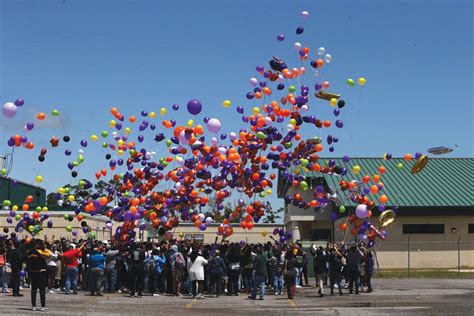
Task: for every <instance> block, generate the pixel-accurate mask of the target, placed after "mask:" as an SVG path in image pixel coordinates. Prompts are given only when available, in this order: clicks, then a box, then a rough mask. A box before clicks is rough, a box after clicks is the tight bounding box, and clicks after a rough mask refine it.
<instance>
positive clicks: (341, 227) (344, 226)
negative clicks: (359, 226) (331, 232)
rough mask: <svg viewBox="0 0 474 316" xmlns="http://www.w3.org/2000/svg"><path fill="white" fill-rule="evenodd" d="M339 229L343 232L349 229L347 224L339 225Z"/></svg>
mask: <svg viewBox="0 0 474 316" xmlns="http://www.w3.org/2000/svg"><path fill="white" fill-rule="evenodd" d="M339 228H340V229H341V230H346V229H347V224H346V223H341V224H339Z"/></svg>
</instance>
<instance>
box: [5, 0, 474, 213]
mask: <svg viewBox="0 0 474 316" xmlns="http://www.w3.org/2000/svg"><path fill="white" fill-rule="evenodd" d="M472 9H473V8H472V1H469V0H443V1H440V0H437V1H436V0H435V1H428V0H424V1H416V0H413V1H411V0H410V1H408V0H405V1H398V0H393V1H368V0H365V1H361V0H351V1H341V0H331V1H321V0H312V1H275V0H271V1H270V0H268V1H267V0H265V1H255V0H253V1H248V0H241V1H222V0H219V1H218V0H213V1H209V0H207V1H206V0H204V1H121V0H113V1H112V0H109V1H105V0H104V1H97V0H66V1H62V0H43V1H34V0H22V1H15V0H0V102H1V103H2V104H3V103H5V102H8V101H14V100H15V99H16V98H19V97H21V98H23V99H25V105H24V106H23V107H21V108H19V112H18V114H17V116H16V117H15V118H13V119H7V118H5V117H3V116H2V115H1V114H0V141H1V143H0V153H1V154H4V153H7V152H10V148H9V147H8V146H7V145H6V142H7V140H8V138H9V137H10V136H12V135H14V134H16V133H21V134H25V132H24V131H23V129H22V127H23V126H24V125H25V124H26V122H29V121H34V122H35V123H37V124H36V127H35V129H34V130H33V131H32V132H31V133H29V134H28V135H27V136H28V137H29V138H30V139H31V140H32V141H33V142H34V143H35V146H36V147H35V149H34V150H32V151H27V150H25V149H19V150H16V151H15V153H14V166H13V170H12V173H11V174H10V176H12V177H14V178H17V179H20V180H23V181H25V182H29V183H34V181H35V177H36V176H37V175H41V176H43V178H44V182H43V183H42V184H41V185H42V186H44V187H46V189H47V190H48V191H51V190H55V189H56V188H58V187H60V186H62V185H64V184H66V183H70V182H71V181H72V179H71V177H70V172H69V170H68V169H67V167H66V165H67V162H68V161H70V160H71V159H70V158H68V157H66V156H65V155H64V154H63V152H64V150H65V149H66V148H70V149H71V150H73V151H77V150H78V149H80V146H79V142H80V140H81V139H87V140H89V136H90V135H91V134H98V135H99V134H100V132H101V131H102V130H110V129H109V127H108V122H109V120H111V119H113V117H112V116H111V115H110V113H109V110H110V108H111V107H112V106H115V107H118V108H119V109H120V111H121V112H122V113H123V114H124V115H125V116H130V115H136V116H139V115H140V111H142V110H146V111H149V112H150V111H155V112H157V113H158V112H159V110H160V108H162V107H165V108H167V110H168V113H167V115H166V116H165V117H160V116H159V115H158V117H157V118H156V119H155V121H156V122H155V123H156V124H157V126H158V128H157V131H156V132H159V131H158V130H161V129H163V126H162V125H161V124H160V123H159V122H160V121H161V120H162V119H163V118H165V119H176V120H177V121H178V123H179V124H185V123H186V121H187V120H188V119H189V118H191V116H190V115H189V114H188V113H187V112H186V110H185V106H186V103H187V102H188V100H190V99H198V100H200V101H201V102H202V104H203V111H202V113H201V114H200V115H198V116H196V117H194V119H195V122H196V123H200V124H202V119H203V117H205V116H209V117H217V118H219V119H220V120H221V122H222V125H223V128H222V132H226V133H228V132H231V131H238V130H239V129H240V128H242V127H243V126H244V125H243V123H242V122H241V119H240V116H239V115H238V114H237V112H236V111H235V108H236V106H237V105H242V106H244V107H245V111H246V113H247V114H250V111H251V109H252V107H254V106H261V105H262V102H261V100H260V101H258V102H257V101H256V100H252V101H249V100H247V99H246V98H245V95H246V93H247V92H248V91H250V90H251V88H252V87H251V86H250V85H249V78H251V77H258V76H259V74H258V73H257V72H256V71H255V67H256V66H257V65H259V64H262V65H265V66H267V65H268V61H269V60H270V59H271V57H272V56H279V57H281V58H283V59H284V60H285V61H286V62H287V64H289V65H291V66H299V65H300V62H299V61H298V60H297V58H296V57H295V54H296V52H295V51H294V49H293V44H294V42H296V41H299V42H301V43H302V44H303V45H304V46H308V47H310V48H311V53H310V55H311V57H312V58H314V57H317V55H316V51H317V49H318V47H325V48H326V52H327V53H330V54H331V55H332V62H331V63H330V64H327V65H325V66H324V67H323V68H322V69H321V70H320V72H319V75H318V77H314V76H313V75H312V74H311V71H309V69H308V73H307V74H306V75H305V76H304V77H303V78H302V79H301V84H307V85H308V86H310V87H311V88H312V87H313V86H314V84H315V83H316V82H322V81H326V80H327V81H329V82H330V84H331V88H330V89H329V90H330V91H336V92H339V93H341V94H342V95H343V98H344V99H345V101H346V104H347V105H346V107H345V108H344V111H343V114H342V115H341V117H340V118H341V119H343V120H344V124H345V128H344V129H343V130H333V131H332V132H333V135H337V136H338V137H339V143H338V144H337V147H336V151H335V152H334V153H333V156H337V157H340V156H343V155H346V154H347V155H349V156H351V157H382V156H383V154H384V153H386V152H390V153H392V155H393V156H394V157H397V156H398V157H399V156H403V155H404V154H405V153H412V154H414V153H415V152H418V151H420V152H426V149H428V148H430V147H435V146H448V147H452V148H453V149H454V151H453V152H452V153H450V154H448V155H445V156H444V157H473V153H474V145H473V121H474V120H473V118H474V117H473V102H472V101H473V93H472V91H473V89H472V87H473V76H472V75H473V61H472V56H473V55H472V45H473V44H472V43H473V21H472V19H473V18H472V12H473V11H472ZM303 10H307V11H308V12H309V13H310V17H309V18H308V19H305V20H303V19H302V18H301V15H300V12H301V11H303ZM297 26H303V27H304V29H305V32H304V33H303V34H302V35H300V36H297V35H296V34H295V29H296V27H297ZM279 34H284V35H285V40H284V41H282V42H279V41H277V40H276V37H277V35H279ZM307 67H308V68H309V65H307ZM359 77H364V78H366V80H367V84H366V85H365V86H364V87H361V86H357V85H356V86H355V87H351V86H348V85H347V84H346V79H347V78H354V79H357V78H359ZM258 78H261V77H258ZM226 99H229V100H231V101H232V106H231V107H230V108H227V109H226V108H223V107H222V105H221V104H222V101H223V100H226ZM175 103H177V104H179V105H180V110H179V111H177V112H174V111H172V110H171V105H173V104H175ZM53 109H58V110H59V111H60V112H61V115H60V116H59V118H51V116H50V115H49V113H50V112H51V110H53ZM331 111H332V109H331V108H330V107H329V105H328V104H327V103H323V102H316V101H314V104H312V105H311V106H310V110H309V112H310V113H311V114H314V115H318V116H319V115H320V116H321V117H325V116H326V117H330V116H329V115H331ZM38 112H45V113H47V114H48V118H47V119H46V120H45V121H43V122H39V123H38V122H37V121H36V120H35V119H34V118H35V116H36V113H38ZM129 125H130V124H129ZM134 128H135V129H136V128H137V126H135V127H134ZM302 133H303V136H305V137H312V136H322V135H327V132H326V131H325V134H322V133H321V132H320V131H318V130H316V129H313V128H310V127H309V126H308V127H307V128H305V130H304V131H303V132H302ZM64 135H68V136H70V137H71V139H72V141H71V143H70V144H68V146H66V145H65V144H61V145H60V147H59V148H51V146H49V139H50V138H51V137H52V136H58V137H60V138H62V136H64ZM134 135H135V136H136V135H137V134H136V133H135V134H134ZM147 135H149V137H148V139H146V140H145V142H144V146H147V149H149V150H154V151H156V152H157V153H163V154H166V152H165V146H164V144H163V143H161V144H158V145H157V144H155V143H154V142H153V141H152V139H150V136H151V135H152V134H151V133H148V134H147ZM89 143H90V144H89V146H88V147H87V148H85V149H84V151H85V152H86V153H85V157H86V162H85V163H84V164H83V165H82V166H81V167H80V169H79V174H80V177H85V178H91V179H92V178H94V174H95V172H97V171H98V170H100V169H102V168H104V167H105V166H106V161H105V159H104V158H103V157H104V155H105V153H106V151H105V150H103V149H101V147H100V145H99V144H91V142H90V141H89ZM42 147H47V148H48V153H47V155H46V161H45V162H44V163H39V162H38V160H37V156H38V154H39V151H40V148H42ZM325 154H326V155H327V156H329V153H328V152H325ZM447 172H449V171H447ZM275 191H276V190H275ZM269 199H270V201H271V202H272V204H273V205H274V207H275V208H278V207H279V206H281V205H282V204H283V203H282V201H281V200H278V199H277V198H276V196H275V194H273V195H272V196H271V197H270V198H269Z"/></svg>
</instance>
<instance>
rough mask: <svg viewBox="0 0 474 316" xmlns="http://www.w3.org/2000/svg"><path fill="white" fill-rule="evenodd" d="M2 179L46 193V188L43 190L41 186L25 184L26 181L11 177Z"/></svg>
mask: <svg viewBox="0 0 474 316" xmlns="http://www.w3.org/2000/svg"><path fill="white" fill-rule="evenodd" d="M0 179H6V180H9V181H10V183H12V182H13V181H16V182H17V183H19V184H23V185H26V186H29V187H32V188H35V189H41V190H43V191H45V192H46V188H43V187H40V186H37V185H33V184H31V183H28V182H25V181H22V180H18V179H13V178H10V177H0Z"/></svg>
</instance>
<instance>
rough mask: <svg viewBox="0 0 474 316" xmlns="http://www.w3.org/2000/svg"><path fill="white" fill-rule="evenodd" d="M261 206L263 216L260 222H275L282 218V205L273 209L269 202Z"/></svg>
mask: <svg viewBox="0 0 474 316" xmlns="http://www.w3.org/2000/svg"><path fill="white" fill-rule="evenodd" d="M263 208H264V209H265V218H264V219H263V221H262V223H272V224H274V223H276V222H277V221H278V220H280V219H282V216H281V214H282V213H283V207H280V208H279V209H278V210H276V211H274V210H273V208H272V205H271V204H270V202H268V201H267V203H265V204H264V206H263Z"/></svg>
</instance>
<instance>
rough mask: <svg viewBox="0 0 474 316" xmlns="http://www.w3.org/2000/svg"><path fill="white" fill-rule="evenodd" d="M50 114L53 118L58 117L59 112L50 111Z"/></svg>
mask: <svg viewBox="0 0 474 316" xmlns="http://www.w3.org/2000/svg"><path fill="white" fill-rule="evenodd" d="M51 114H52V115H53V116H59V111H58V110H52V111H51Z"/></svg>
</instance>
